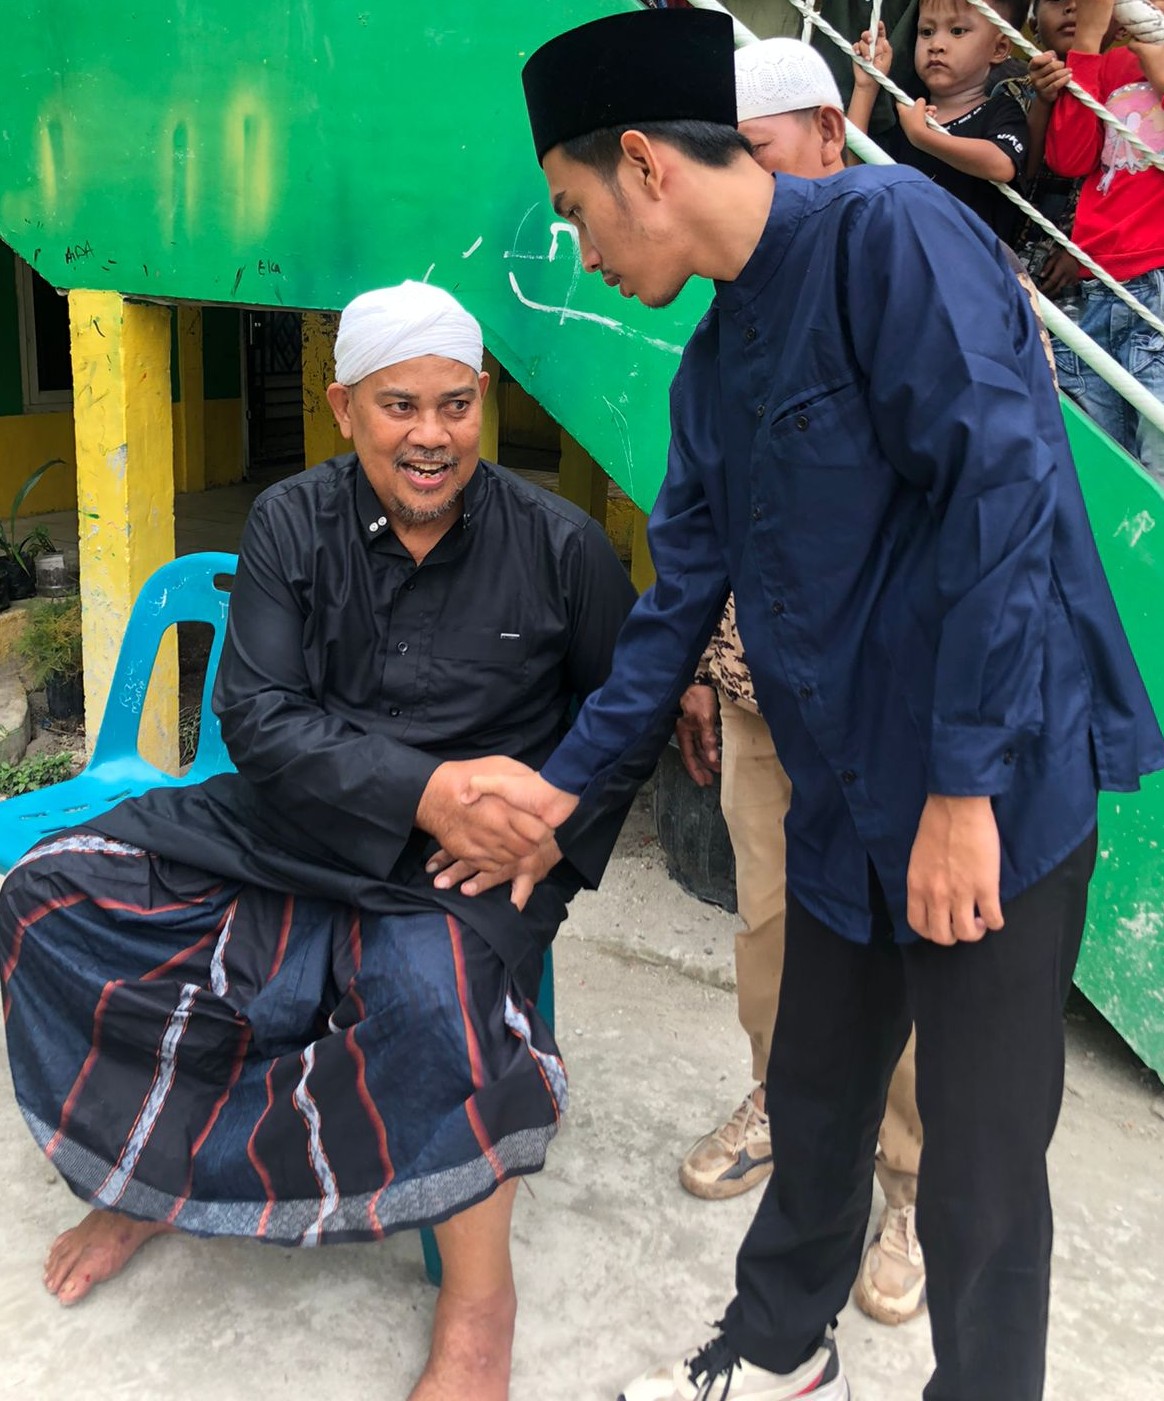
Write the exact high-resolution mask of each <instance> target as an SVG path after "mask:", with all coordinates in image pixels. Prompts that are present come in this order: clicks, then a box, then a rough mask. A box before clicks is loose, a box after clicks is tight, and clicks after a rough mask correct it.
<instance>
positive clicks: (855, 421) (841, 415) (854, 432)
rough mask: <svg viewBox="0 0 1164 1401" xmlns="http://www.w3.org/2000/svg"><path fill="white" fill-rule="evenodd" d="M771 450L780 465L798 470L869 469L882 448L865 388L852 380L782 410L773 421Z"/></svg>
mask: <svg viewBox="0 0 1164 1401" xmlns="http://www.w3.org/2000/svg"><path fill="white" fill-rule="evenodd" d="M766 447H767V451H768V452H769V453H770V454H771V455H772V457H774V458H775V460H776V462H777V463H778V464H779V465H781V466H785V467H789V468H793V469H796V468H812V469H817V470H823V471H837V470H844V469H846V468H849V469H852V468H863V467H867V466H868V465H869V455H870V452H872V451H875V450H876V444H875V440H874V438H873V433H872V429H871V425H870V423H869V416H868V411H867V409H866V407H865V403H864V398H863V388H862V385H861V384H859V383H858V382H856V381H854V380H850V381H848V382H847V383H845V384H840V385H836V386H834V387H831V388H825V389H822V390H820V391H819V392H815V393H810V394H807V395H806V396H805V397H804V398H803V399H800V400H797V401H794V402H793V403H791V404H789V405H787V406H786V407H784V408H782V409H781V410H780V411H779V412H778V413H777V414H776V415H775V416H774V418H773V419H772V420H771V423H770V426H769V434H768V439H767V443H766Z"/></svg>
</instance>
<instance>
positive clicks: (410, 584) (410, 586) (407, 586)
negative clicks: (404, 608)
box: [404, 579, 416, 593]
mask: <svg viewBox="0 0 1164 1401" xmlns="http://www.w3.org/2000/svg"><path fill="white" fill-rule="evenodd" d="M414 588H416V580H415V579H409V581H408V583H407V584H405V585H404V591H405V593H411V592H412V591H413V589H414Z"/></svg>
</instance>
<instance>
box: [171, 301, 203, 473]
mask: <svg viewBox="0 0 1164 1401" xmlns="http://www.w3.org/2000/svg"><path fill="white" fill-rule="evenodd" d="M175 315H176V316H177V318H178V328H177V329H178V334H177V342H178V395H179V398H178V402H177V403H176V404H175V405H174V490H175V491H205V490H206V400H205V393H204V384H203V375H202V308H201V307H200V306H180V307H178V308H177V309H176V312H175Z"/></svg>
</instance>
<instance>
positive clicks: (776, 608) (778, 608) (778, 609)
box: [772, 599, 784, 617]
mask: <svg viewBox="0 0 1164 1401" xmlns="http://www.w3.org/2000/svg"><path fill="white" fill-rule="evenodd" d="M772 612H773V613H775V614H776V616H777V617H779V616H780V614H781V613H783V612H784V605H783V604H782V603H781V602H780V600H779V599H777V600H776V602H775V603H774V604H773V605H772Z"/></svg>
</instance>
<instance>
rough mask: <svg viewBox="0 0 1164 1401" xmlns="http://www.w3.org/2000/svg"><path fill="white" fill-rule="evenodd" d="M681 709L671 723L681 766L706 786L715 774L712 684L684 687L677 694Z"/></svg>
mask: <svg viewBox="0 0 1164 1401" xmlns="http://www.w3.org/2000/svg"><path fill="white" fill-rule="evenodd" d="M679 709H680V711H681V712H682V713H681V714H680V716H679V719H678V720H677V721H676V722H675V738H676V739H677V740H678V741H679V753H680V755H681V756H682V759H683V767H684V768H685V769H686V770H687V772H688V773H689V774H690V775H691V777H692V778H693V779H694V780H695V782H696V783H698V784H699V786H700V788H708V787H710V786H711V784H712V783H713V782H714V781H715V775H716V774H717V773H719V736H718V735H717V734H716V732H715V722H716V720H717V719H718V718H719V697H718V696H717V695H716V693H715V687H714V686H688V688H687V689H686V690H685V691H684V692H683V694H682V695H681V696H680V697H679Z"/></svg>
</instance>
